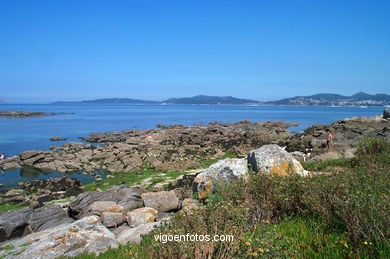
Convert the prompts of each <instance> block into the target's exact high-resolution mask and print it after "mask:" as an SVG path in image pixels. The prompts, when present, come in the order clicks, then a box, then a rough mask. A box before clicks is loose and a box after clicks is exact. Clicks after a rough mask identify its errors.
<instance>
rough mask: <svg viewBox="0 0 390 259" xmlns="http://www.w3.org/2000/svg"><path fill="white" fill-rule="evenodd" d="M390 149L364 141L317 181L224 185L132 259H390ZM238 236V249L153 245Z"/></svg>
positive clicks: (267, 179) (260, 179)
mask: <svg viewBox="0 0 390 259" xmlns="http://www.w3.org/2000/svg"><path fill="white" fill-rule="evenodd" d="M389 154H390V144H389V142H387V141H384V140H380V139H363V140H362V141H361V142H360V143H359V145H358V147H357V151H356V158H355V159H352V160H340V161H336V162H328V163H322V164H321V165H319V164H318V165H315V164H311V165H310V166H311V167H317V168H320V167H322V166H326V167H329V166H331V165H335V166H338V167H339V166H343V168H345V170H344V172H343V173H333V174H322V175H316V176H313V177H300V176H287V177H280V176H275V175H264V174H253V175H251V176H250V177H249V179H247V180H246V181H244V180H242V181H237V182H235V183H232V184H230V185H220V186H218V188H216V190H217V193H214V194H213V195H211V196H210V197H209V199H208V201H207V202H206V204H205V205H203V206H201V207H200V208H199V209H198V210H196V211H194V212H192V214H191V213H190V214H185V213H179V214H178V215H176V216H175V217H174V219H173V221H172V224H170V225H167V226H165V227H163V228H162V229H158V230H154V231H153V232H152V233H151V234H149V235H148V236H147V237H146V238H145V239H144V240H143V241H142V243H141V245H140V246H134V245H132V246H129V248H127V249H126V248H123V249H124V251H128V249H130V250H131V251H130V252H131V253H132V254H142V255H143V256H144V257H149V258H251V257H253V256H258V255H260V254H261V255H263V256H266V257H270V258H272V257H278V258H280V257H318V258H325V257H331V258H340V257H353V256H355V257H381V258H389V257H390V244H389V237H390V222H389V220H388V218H389V214H388V212H389V211H390V200H389V199H390V170H389V168H390V167H389V163H390V159H389ZM187 233H190V234H195V233H196V234H234V236H235V240H234V242H168V243H165V244H162V243H159V242H156V241H154V239H153V235H154V234H187Z"/></svg>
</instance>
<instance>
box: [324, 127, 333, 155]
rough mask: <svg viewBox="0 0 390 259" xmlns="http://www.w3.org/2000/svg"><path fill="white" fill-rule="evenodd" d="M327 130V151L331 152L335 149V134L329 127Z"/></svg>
mask: <svg viewBox="0 0 390 259" xmlns="http://www.w3.org/2000/svg"><path fill="white" fill-rule="evenodd" d="M326 132H327V136H326V152H327V153H329V152H331V151H333V150H332V149H333V147H332V146H333V134H332V132H331V131H330V130H329V129H327V130H326Z"/></svg>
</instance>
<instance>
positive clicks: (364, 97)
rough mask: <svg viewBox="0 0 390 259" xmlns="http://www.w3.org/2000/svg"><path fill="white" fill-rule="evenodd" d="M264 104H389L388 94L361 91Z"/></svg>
mask: <svg viewBox="0 0 390 259" xmlns="http://www.w3.org/2000/svg"><path fill="white" fill-rule="evenodd" d="M263 104H266V105H298V106H384V105H390V95H387V94H375V95H371V94H367V93H363V92H359V93H356V94H354V95H352V96H344V95H339V94H328V93H323V94H315V95H310V96H295V97H292V98H285V99H281V100H277V101H270V102H264V103H263Z"/></svg>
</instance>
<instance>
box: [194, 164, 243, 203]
mask: <svg viewBox="0 0 390 259" xmlns="http://www.w3.org/2000/svg"><path fill="white" fill-rule="evenodd" d="M247 175H248V166H247V163H246V160H245V159H238V158H226V159H223V160H219V161H218V162H216V163H215V164H212V165H211V166H210V167H209V168H207V169H206V170H205V171H204V172H203V173H201V174H199V175H198V176H197V177H196V178H195V183H196V184H197V185H196V188H197V190H196V192H198V195H199V198H205V197H206V196H207V195H208V194H210V193H212V192H213V190H214V188H215V186H216V185H217V184H224V183H230V182H232V181H234V180H238V179H240V178H245V177H246V176H247Z"/></svg>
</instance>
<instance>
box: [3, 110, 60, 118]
mask: <svg viewBox="0 0 390 259" xmlns="http://www.w3.org/2000/svg"><path fill="white" fill-rule="evenodd" d="M54 115H57V113H54V112H52V113H45V112H26V111H0V117H6V118H25V117H44V116H54Z"/></svg>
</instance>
